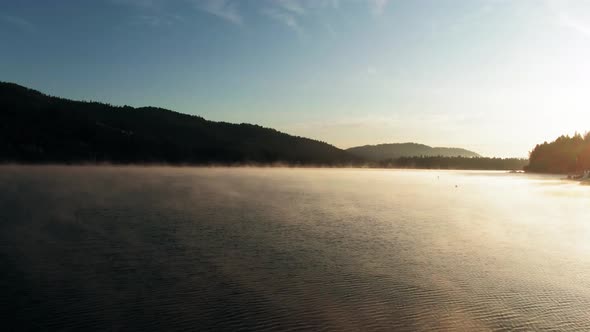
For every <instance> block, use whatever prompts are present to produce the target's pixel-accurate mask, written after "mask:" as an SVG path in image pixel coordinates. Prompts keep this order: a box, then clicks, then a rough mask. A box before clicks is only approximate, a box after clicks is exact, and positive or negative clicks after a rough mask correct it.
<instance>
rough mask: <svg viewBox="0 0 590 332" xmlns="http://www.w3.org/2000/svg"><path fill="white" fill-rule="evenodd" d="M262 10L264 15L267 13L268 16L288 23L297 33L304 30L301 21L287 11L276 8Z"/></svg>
mask: <svg viewBox="0 0 590 332" xmlns="http://www.w3.org/2000/svg"><path fill="white" fill-rule="evenodd" d="M261 12H262V14H263V15H266V16H267V17H269V18H271V19H273V20H275V21H277V22H280V23H282V24H284V25H286V26H287V27H289V28H291V29H293V30H294V31H295V32H297V33H302V32H303V30H302V29H301V27H300V26H299V23H298V22H297V18H295V16H294V15H293V14H291V13H289V12H287V11H282V10H279V9H276V8H264V9H262V11H261Z"/></svg>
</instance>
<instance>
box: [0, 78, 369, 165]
mask: <svg viewBox="0 0 590 332" xmlns="http://www.w3.org/2000/svg"><path fill="white" fill-rule="evenodd" d="M358 159H359V158H357V157H353V156H351V155H350V154H348V153H347V152H345V151H343V150H341V149H338V148H336V147H334V146H332V145H329V144H327V143H324V142H320V141H315V140H312V139H308V138H303V137H296V136H291V135H288V134H285V133H281V132H279V131H276V130H274V129H269V128H264V127H261V126H257V125H251V124H245V123H242V124H231V123H224V122H213V121H207V120H205V119H203V118H201V117H198V116H192V115H186V114H181V113H177V112H173V111H169V110H165V109H161V108H153V107H143V108H133V107H129V106H123V107H118V106H112V105H107V104H103V103H97V102H82V101H72V100H68V99H63V98H57V97H50V96H47V95H44V94H42V93H40V92H38V91H35V90H31V89H27V88H24V87H22V86H19V85H16V84H12V83H0V161H4V162H10V161H18V162H33V163H35V162H59V163H61V162H67V163H72V162H103V161H104V162H115V163H192V164H206V163H228V164H231V163H248V162H254V163H273V162H285V163H291V164H304V165H310V164H320V165H339V164H347V163H351V162H354V161H356V160H358Z"/></svg>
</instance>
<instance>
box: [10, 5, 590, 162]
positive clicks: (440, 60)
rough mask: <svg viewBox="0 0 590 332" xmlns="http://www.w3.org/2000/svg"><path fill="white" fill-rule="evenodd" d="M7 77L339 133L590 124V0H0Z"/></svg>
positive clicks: (498, 134)
mask: <svg viewBox="0 0 590 332" xmlns="http://www.w3.org/2000/svg"><path fill="white" fill-rule="evenodd" d="M0 40H1V41H2V43H1V44H0V81H8V82H14V83H18V84H21V85H25V86H27V87H31V88H34V89H37V90H40V91H42V92H44V93H47V94H50V95H56V96H60V97H65V98H70V99H77V100H93V101H101V102H106V103H110V104H115V105H131V106H147V105H150V106H159V107H163V108H167V109H172V110H175V111H178V112H182V113H189V114H196V115H200V116H203V117H205V118H206V119H209V120H215V121H227V122H236V123H241V122H247V123H256V124H260V125H262V126H266V127H272V128H276V129H278V130H281V131H284V132H287V133H290V134H294V135H299V136H306V137H310V138H314V139H318V140H322V141H326V142H328V143H330V144H333V145H335V146H337V147H341V148H348V147H352V146H358V145H365V144H379V143H394V142H419V143H424V144H428V145H432V146H454V147H463V148H467V149H471V150H474V151H476V152H478V153H480V154H482V155H485V156H499V157H527V156H528V152H529V151H531V150H532V149H533V147H534V146H535V144H537V143H542V142H543V141H551V140H553V139H555V138H556V137H558V136H559V135H562V134H570V135H571V134H573V133H575V132H580V133H584V132H586V131H588V130H590V1H585V0H581V1H567V0H562V1H550V0H535V1H532V0H518V1H517V0H514V1H508V0H480V1H478V0H465V1H460V0H432V1H428V0H415V1H414V0H412V1H409V0H408V1H395V0H169V1H164V0H93V1H90V0H53V1H45V0H20V1H11V0H0Z"/></svg>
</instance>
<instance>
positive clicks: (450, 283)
mask: <svg viewBox="0 0 590 332" xmlns="http://www.w3.org/2000/svg"><path fill="white" fill-rule="evenodd" d="M0 188H1V189H0V268H1V270H0V271H1V274H0V291H1V293H2V294H3V309H1V310H2V311H1V312H2V315H3V318H2V321H3V322H5V323H4V324H5V326H8V327H9V330H10V329H16V330H30V329H43V330H47V329H48V330H55V329H73V330H77V329H99V330H105V329H107V330H181V329H186V330H238V329H242V330H326V331H330V330H331V331H340V330H411V331H413V330H508V329H510V330H589V329H590V213H589V212H590V210H589V203H590V187H588V186H580V185H578V184H577V183H573V182H564V181H560V180H559V179H558V178H557V177H549V176H545V177H543V176H527V175H515V174H506V173H499V172H459V171H456V172H452V171H440V172H438V171H399V170H359V169H223V168H220V169H198V168H196V169H194V168H117V167H16V166H5V167H1V168H0Z"/></svg>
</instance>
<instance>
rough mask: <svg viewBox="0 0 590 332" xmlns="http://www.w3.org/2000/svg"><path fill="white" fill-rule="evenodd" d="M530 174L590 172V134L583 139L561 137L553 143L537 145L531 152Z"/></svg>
mask: <svg viewBox="0 0 590 332" xmlns="http://www.w3.org/2000/svg"><path fill="white" fill-rule="evenodd" d="M526 170H527V171H529V172H539V173H581V172H583V171H584V170H590V133H587V134H586V135H585V136H583V137H582V135H580V134H575V135H574V136H571V137H570V136H560V137H558V138H557V139H556V140H555V141H553V142H551V143H547V142H544V143H543V144H537V146H535V148H534V149H533V151H531V154H530V158H529V165H528V166H527V167H526Z"/></svg>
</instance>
